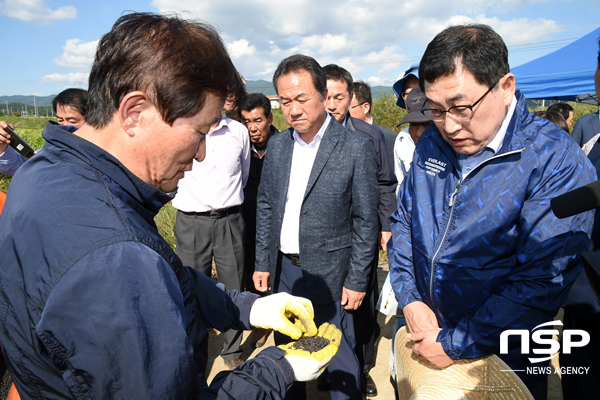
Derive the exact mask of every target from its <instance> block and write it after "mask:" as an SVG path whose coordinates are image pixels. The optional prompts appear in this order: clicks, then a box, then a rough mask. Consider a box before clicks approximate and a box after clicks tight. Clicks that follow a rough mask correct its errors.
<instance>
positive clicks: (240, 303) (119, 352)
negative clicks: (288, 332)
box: [36, 242, 293, 399]
mask: <svg viewBox="0 0 600 400" xmlns="http://www.w3.org/2000/svg"><path fill="white" fill-rule="evenodd" d="M124 260H125V262H124ZM196 278H197V276H196ZM195 293H196V296H197V297H198V298H199V300H200V301H199V302H198V303H199V304H200V313H201V314H202V315H201V318H203V319H204V320H205V321H207V322H208V323H209V324H210V326H215V327H226V326H235V327H238V328H242V327H248V312H249V309H250V307H251V305H252V303H253V301H254V299H255V297H254V296H253V295H249V294H240V293H237V292H233V293H231V294H228V293H227V292H225V291H224V290H223V288H222V286H220V285H218V284H216V283H211V282H210V280H209V279H208V278H206V279H204V278H201V279H196V281H195ZM74 298H75V299H77V302H76V304H74V303H73V299H74ZM204 312H206V313H207V314H203V313H204ZM187 318H190V316H189V315H186V313H185V304H184V297H183V295H182V293H181V289H180V286H179V283H178V281H177V279H176V277H175V274H173V272H172V269H171V267H170V266H169V265H168V264H167V263H166V261H165V260H164V259H163V258H162V257H160V256H159V255H158V254H157V253H155V252H154V251H152V250H151V249H149V248H148V247H146V246H144V245H142V244H138V243H132V242H120V243H116V244H112V245H108V246H104V247H100V248H99V249H97V250H95V251H93V252H92V253H89V254H88V255H86V256H84V257H83V258H82V259H81V260H79V261H78V262H77V263H75V264H74V265H73V266H72V267H71V268H70V269H69V270H68V271H67V272H66V273H65V275H64V276H63V277H62V279H61V280H60V282H58V284H57V285H56V286H55V288H54V290H53V291H52V292H51V293H50V295H49V297H48V300H47V302H46V306H45V307H44V310H43V311H42V316H41V318H40V321H39V323H38V325H37V326H36V334H37V335H38V337H39V340H40V342H41V344H42V345H43V347H44V348H45V351H46V353H47V357H49V358H50V359H51V361H52V362H53V364H54V365H56V367H57V368H58V369H59V370H60V371H61V374H62V377H63V380H64V382H65V383H66V384H67V386H68V387H69V390H70V391H71V393H73V395H74V397H75V398H144V399H184V398H191V397H192V396H195V395H198V393H199V391H200V390H202V391H203V392H207V391H208V392H212V393H215V397H217V398H228V397H227V395H226V392H224V393H223V394H220V393H219V390H220V387H221V386H222V385H224V389H223V390H227V388H228V387H229V386H228V385H231V384H232V383H235V384H236V390H247V393H248V394H249V395H248V396H246V397H245V398H252V399H255V398H256V399H259V398H265V397H266V396H267V394H265V391H266V390H268V391H267V392H266V393H271V394H273V395H274V398H278V397H277V396H276V395H275V393H283V394H285V389H286V387H287V386H288V385H289V384H290V379H291V380H293V375H292V378H290V377H289V373H288V374H286V373H285V368H286V364H285V363H286V362H287V361H285V360H282V359H277V355H278V354H277V353H275V355H274V357H273V359H268V358H265V357H266V356H263V357H262V358H265V359H262V358H261V359H260V360H257V361H254V362H251V363H250V364H248V365H247V366H246V367H244V369H241V371H251V372H247V373H246V375H244V373H243V372H241V371H240V372H239V373H236V374H234V375H233V376H232V377H230V378H228V379H231V382H230V383H227V382H228V381H227V380H224V381H217V382H215V385H216V386H213V387H212V389H200V387H199V384H198V382H199V381H198V377H197V375H196V374H197V371H195V365H194V348H193V344H192V341H191V340H190V338H189V337H188V334H187V332H186V326H187V322H188V321H187ZM236 318H237V320H236ZM288 367H289V365H288ZM257 369H260V370H261V372H260V373H257V374H254V373H255V372H256V370H257ZM207 397H208V396H207ZM202 398H204V397H202Z"/></svg>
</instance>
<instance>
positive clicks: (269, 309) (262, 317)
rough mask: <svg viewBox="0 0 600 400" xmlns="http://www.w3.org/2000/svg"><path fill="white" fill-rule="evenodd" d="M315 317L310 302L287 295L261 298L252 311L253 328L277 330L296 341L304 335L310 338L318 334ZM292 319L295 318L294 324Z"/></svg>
mask: <svg viewBox="0 0 600 400" xmlns="http://www.w3.org/2000/svg"><path fill="white" fill-rule="evenodd" d="M314 317H315V312H314V310H313V307H312V303H311V302H310V300H308V299H305V298H303V297H296V296H292V295H291V294H287V293H277V294H272V295H270V296H266V297H260V298H258V299H257V300H256V301H255V302H254V304H253V305H252V308H251V309H250V324H251V325H252V326H254V327H257V328H263V329H275V330H276V331H278V332H281V333H282V334H284V335H287V336H289V337H291V338H292V339H295V340H297V339H300V338H301V337H302V334H304V333H306V334H307V335H308V336H315V335H316V334H317V326H316V325H315V322H314V321H313V319H314ZM291 318H294V322H292V321H291Z"/></svg>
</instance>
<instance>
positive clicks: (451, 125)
mask: <svg viewBox="0 0 600 400" xmlns="http://www.w3.org/2000/svg"><path fill="white" fill-rule="evenodd" d="M461 128H462V124H461V123H460V122H458V121H457V120H455V119H454V118H452V115H451V114H450V113H446V118H445V119H444V130H445V131H446V133H449V134H453V133H455V132H457V131H459V130H460V129H461Z"/></svg>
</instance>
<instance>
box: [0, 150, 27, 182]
mask: <svg viewBox="0 0 600 400" xmlns="http://www.w3.org/2000/svg"><path fill="white" fill-rule="evenodd" d="M25 161H27V160H26V159H25V158H23V156H22V155H20V154H19V153H17V152H16V151H15V149H13V148H12V147H10V146H8V147H7V148H6V150H5V151H4V153H2V154H0V174H5V175H10V176H13V175H14V174H15V173H16V172H17V170H18V169H19V168H21V165H23V164H24V163H25Z"/></svg>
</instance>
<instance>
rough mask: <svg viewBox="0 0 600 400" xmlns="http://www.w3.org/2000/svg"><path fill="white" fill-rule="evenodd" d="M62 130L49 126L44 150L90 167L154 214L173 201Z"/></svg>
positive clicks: (114, 161)
mask: <svg viewBox="0 0 600 400" xmlns="http://www.w3.org/2000/svg"><path fill="white" fill-rule="evenodd" d="M62 128H63V127H62V126H61V125H53V124H50V123H49V124H48V125H47V126H46V129H44V131H43V132H42V133H43V136H44V139H45V140H46V144H45V145H44V149H43V150H44V151H47V152H48V153H50V154H52V155H53V156H55V157H57V158H60V159H64V160H66V161H70V162H77V163H83V164H87V165H89V166H90V167H92V168H94V169H96V170H98V171H99V172H100V173H102V174H103V175H106V176H107V177H109V178H110V179H112V180H113V181H114V182H115V183H117V184H118V185H119V186H120V187H121V188H122V189H123V190H124V191H125V192H126V193H128V194H129V196H131V197H132V198H133V199H134V200H136V201H137V202H139V203H140V204H141V205H142V206H143V207H144V208H146V209H147V210H149V211H151V212H152V213H154V214H157V213H158V211H159V210H160V209H161V207H162V206H163V205H165V204H166V203H168V202H169V201H170V200H171V199H172V198H173V196H174V193H171V194H167V193H164V192H162V191H160V190H158V189H155V188H154V187H152V186H150V185H148V184H147V183H146V182H144V181H142V180H141V179H140V178H138V177H137V176H135V175H134V174H133V173H131V171H129V170H128V169H127V168H125V166H124V165H123V164H121V162H120V161H119V160H117V159H116V158H115V157H113V156H112V155H110V154H109V153H107V152H106V151H104V150H103V149H101V148H100V147H98V146H96V145H95V144H93V143H91V142H88V141H87V140H85V139H82V138H81V137H79V136H77V135H74V134H72V133H70V132H68V131H65V130H64V129H62Z"/></svg>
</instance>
